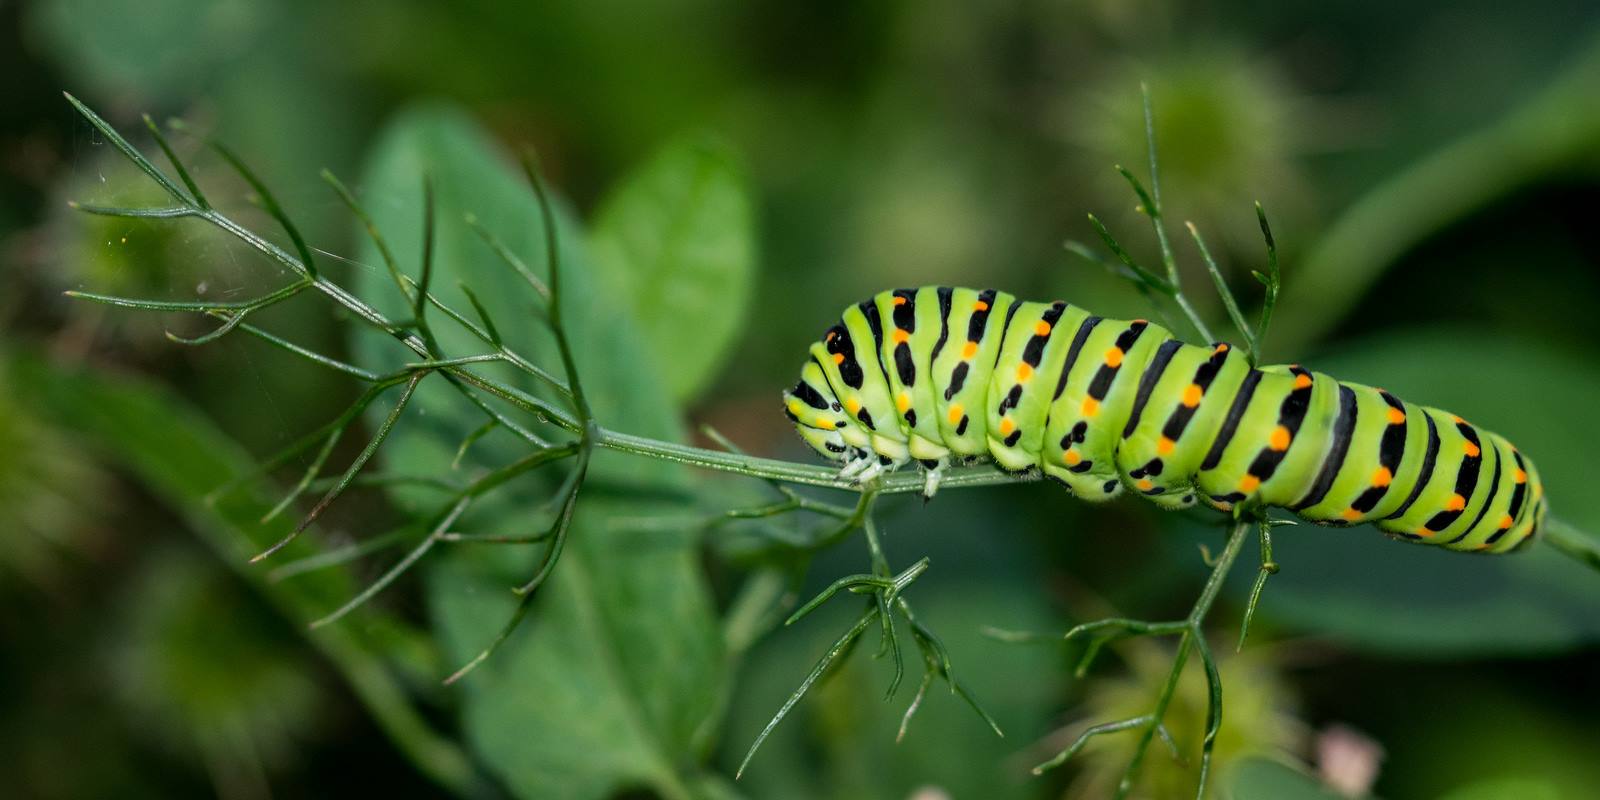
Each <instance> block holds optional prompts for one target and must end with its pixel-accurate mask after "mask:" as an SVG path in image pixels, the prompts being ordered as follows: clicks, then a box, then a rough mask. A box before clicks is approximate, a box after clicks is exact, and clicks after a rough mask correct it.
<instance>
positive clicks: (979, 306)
mask: <svg viewBox="0 0 1600 800" xmlns="http://www.w3.org/2000/svg"><path fill="white" fill-rule="evenodd" d="M972 310H973V311H988V310H989V304H988V303H985V302H983V301H982V300H979V301H978V302H976V303H973V304H972Z"/></svg>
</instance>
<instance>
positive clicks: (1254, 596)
mask: <svg viewBox="0 0 1600 800" xmlns="http://www.w3.org/2000/svg"><path fill="white" fill-rule="evenodd" d="M1256 524H1257V527H1258V528H1259V530H1260V536H1261V570H1260V572H1258V573H1257V574H1256V582H1255V585H1254V586H1252V587H1250V599H1249V601H1248V602H1247V603H1246V604H1245V607H1244V621H1243V622H1242V623H1241V624H1240V625H1239V645H1238V647H1236V648H1235V652H1237V651H1239V650H1243V649H1244V640H1245V637H1247V636H1249V635H1250V620H1252V619H1254V618H1255V615H1256V604H1257V603H1259V602H1260V601H1261V590H1262V589H1264V588H1266V585H1267V578H1268V576H1271V575H1275V574H1277V572H1278V562H1276V561H1273V560H1272V523H1271V522H1270V521H1268V520H1267V519H1266V517H1262V518H1261V519H1259V520H1257V522H1256Z"/></svg>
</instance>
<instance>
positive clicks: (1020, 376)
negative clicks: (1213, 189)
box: [1017, 361, 1033, 383]
mask: <svg viewBox="0 0 1600 800" xmlns="http://www.w3.org/2000/svg"><path fill="white" fill-rule="evenodd" d="M1031 377H1033V366H1032V365H1031V364H1029V363H1028V362H1026V361H1024V362H1022V363H1021V364H1018V365H1017V383H1026V382H1027V381H1028V379H1029V378H1031Z"/></svg>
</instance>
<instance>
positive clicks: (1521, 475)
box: [1514, 469, 1528, 483]
mask: <svg viewBox="0 0 1600 800" xmlns="http://www.w3.org/2000/svg"><path fill="white" fill-rule="evenodd" d="M1514 477H1515V478H1516V479H1517V483H1527V482H1528V473H1527V472H1524V471H1523V470H1521V469H1518V470H1517V472H1516V475H1515V476H1514Z"/></svg>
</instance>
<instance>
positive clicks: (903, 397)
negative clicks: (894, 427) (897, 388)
mask: <svg viewBox="0 0 1600 800" xmlns="http://www.w3.org/2000/svg"><path fill="white" fill-rule="evenodd" d="M894 407H895V408H897V409H900V413H902V414H904V413H906V409H908V408H910V407H911V395H909V394H906V393H905V392H901V393H900V396H899V397H896V398H895V399H894Z"/></svg>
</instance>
